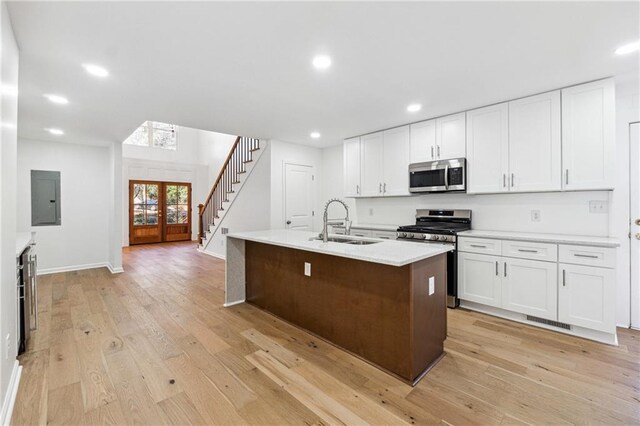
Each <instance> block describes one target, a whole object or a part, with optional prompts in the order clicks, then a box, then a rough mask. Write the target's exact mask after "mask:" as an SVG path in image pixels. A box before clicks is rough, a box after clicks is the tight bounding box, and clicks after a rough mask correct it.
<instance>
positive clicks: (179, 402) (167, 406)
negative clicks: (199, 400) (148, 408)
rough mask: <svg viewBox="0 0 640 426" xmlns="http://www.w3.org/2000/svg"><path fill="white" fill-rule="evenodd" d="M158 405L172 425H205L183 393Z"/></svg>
mask: <svg viewBox="0 0 640 426" xmlns="http://www.w3.org/2000/svg"><path fill="white" fill-rule="evenodd" d="M159 405H160V408H162V411H164V414H165V415H166V416H167V418H168V419H169V423H170V424H172V425H175V426H182V425H203V424H205V423H206V422H205V420H204V419H203V418H202V416H201V415H200V414H199V413H198V409H197V408H196V407H195V405H193V402H191V400H190V399H189V397H188V396H187V395H186V394H185V393H184V392H180V393H179V394H177V395H174V396H172V397H171V398H167V399H165V400H164V401H161V402H160V403H159Z"/></svg>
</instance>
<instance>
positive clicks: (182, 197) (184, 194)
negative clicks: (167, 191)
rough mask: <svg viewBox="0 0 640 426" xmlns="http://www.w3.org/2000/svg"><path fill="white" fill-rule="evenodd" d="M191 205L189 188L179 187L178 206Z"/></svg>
mask: <svg viewBox="0 0 640 426" xmlns="http://www.w3.org/2000/svg"><path fill="white" fill-rule="evenodd" d="M188 203H189V193H188V188H187V187H186V186H179V187H178V204H188Z"/></svg>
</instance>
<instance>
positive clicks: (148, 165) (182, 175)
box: [119, 127, 236, 246]
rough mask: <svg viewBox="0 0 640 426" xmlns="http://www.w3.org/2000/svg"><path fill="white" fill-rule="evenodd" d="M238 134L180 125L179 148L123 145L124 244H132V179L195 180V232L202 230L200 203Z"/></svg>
mask: <svg viewBox="0 0 640 426" xmlns="http://www.w3.org/2000/svg"><path fill="white" fill-rule="evenodd" d="M235 140H236V136H233V135H227V134H224V133H216V132H209V131H205V130H198V129H191V128H188V127H178V128H177V143H176V150H168V149H161V148H147V147H140V146H134V145H124V144H123V145H122V157H123V158H122V160H123V166H122V174H121V176H122V182H121V188H122V194H121V200H122V209H121V215H120V217H121V220H120V222H121V227H122V229H121V232H119V234H121V235H122V240H121V245H122V246H128V245H129V180H155V181H168V182H188V183H191V200H192V206H191V223H192V226H191V234H192V239H193V240H195V239H196V238H197V234H198V204H201V203H203V202H204V200H205V198H206V197H207V195H208V194H209V191H210V190H211V186H212V185H213V182H214V180H215V178H216V177H217V176H218V173H219V172H220V168H221V167H222V165H223V164H224V161H225V159H226V158H227V155H228V154H229V150H230V149H231V147H232V146H233V143H234V142H235Z"/></svg>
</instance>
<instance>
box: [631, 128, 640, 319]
mask: <svg viewBox="0 0 640 426" xmlns="http://www.w3.org/2000/svg"><path fill="white" fill-rule="evenodd" d="M629 142H630V148H631V160H630V162H631V163H630V167H629V174H630V179H631V182H630V185H629V189H630V190H631V194H630V195H631V196H630V203H631V212H630V213H631V326H632V327H634V328H640V222H638V221H640V170H639V169H640V123H633V124H631V126H630V128H629Z"/></svg>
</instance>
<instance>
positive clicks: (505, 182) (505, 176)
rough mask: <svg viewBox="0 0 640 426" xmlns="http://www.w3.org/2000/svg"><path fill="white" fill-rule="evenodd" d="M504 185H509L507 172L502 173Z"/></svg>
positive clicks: (504, 186)
mask: <svg viewBox="0 0 640 426" xmlns="http://www.w3.org/2000/svg"><path fill="white" fill-rule="evenodd" d="M502 187H503V188H506V187H507V174H506V173H503V174H502Z"/></svg>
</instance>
